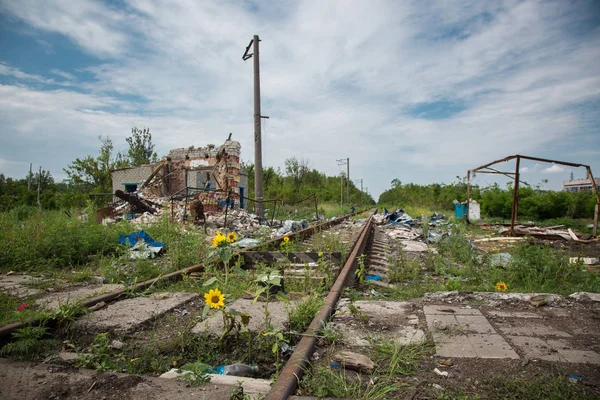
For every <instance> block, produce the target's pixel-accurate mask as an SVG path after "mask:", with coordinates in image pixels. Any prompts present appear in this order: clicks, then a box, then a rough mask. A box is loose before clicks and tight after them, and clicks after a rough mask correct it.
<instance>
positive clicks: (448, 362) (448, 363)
mask: <svg viewBox="0 0 600 400" xmlns="http://www.w3.org/2000/svg"><path fill="white" fill-rule="evenodd" d="M437 362H438V364H439V365H441V366H443V367H451V366H453V365H454V362H453V361H452V360H451V359H450V358H440V359H438V360H437Z"/></svg>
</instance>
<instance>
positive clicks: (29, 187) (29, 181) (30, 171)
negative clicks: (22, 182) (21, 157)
mask: <svg viewBox="0 0 600 400" xmlns="http://www.w3.org/2000/svg"><path fill="white" fill-rule="evenodd" d="M32 167H33V163H29V176H28V177H27V178H28V179H27V190H29V189H31V177H32V176H33V170H32V169H31V168H32Z"/></svg>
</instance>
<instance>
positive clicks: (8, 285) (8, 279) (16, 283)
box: [0, 275, 42, 298]
mask: <svg viewBox="0 0 600 400" xmlns="http://www.w3.org/2000/svg"><path fill="white" fill-rule="evenodd" d="M40 281H41V279H40V278H36V277H33V276H29V275H0V292H4V293H8V294H11V295H13V296H18V297H19V298H25V297H29V296H35V295H37V294H39V293H41V292H42V290H40V289H36V288H31V287H28V286H27V285H28V284H32V283H36V282H40Z"/></svg>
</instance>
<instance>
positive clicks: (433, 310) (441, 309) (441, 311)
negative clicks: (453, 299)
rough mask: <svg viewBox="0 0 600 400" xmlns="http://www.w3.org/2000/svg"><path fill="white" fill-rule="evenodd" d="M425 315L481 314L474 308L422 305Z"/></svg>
mask: <svg viewBox="0 0 600 400" xmlns="http://www.w3.org/2000/svg"><path fill="white" fill-rule="evenodd" d="M423 312H425V315H483V314H482V313H481V311H479V310H478V309H476V308H466V307H454V306H436V305H426V306H424V307H423Z"/></svg>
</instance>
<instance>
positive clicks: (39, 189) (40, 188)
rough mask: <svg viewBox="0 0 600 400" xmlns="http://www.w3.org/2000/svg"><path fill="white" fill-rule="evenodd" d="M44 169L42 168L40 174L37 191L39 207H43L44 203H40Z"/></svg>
mask: <svg viewBox="0 0 600 400" xmlns="http://www.w3.org/2000/svg"><path fill="white" fill-rule="evenodd" d="M41 185H42V167H41V166H40V172H39V174H38V189H37V192H38V193H37V203H38V206H39V207H41V206H42V203H40V191H41V190H42V186H41Z"/></svg>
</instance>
